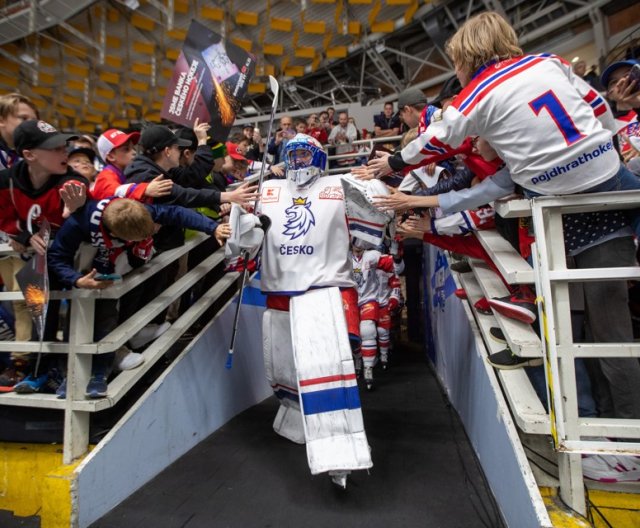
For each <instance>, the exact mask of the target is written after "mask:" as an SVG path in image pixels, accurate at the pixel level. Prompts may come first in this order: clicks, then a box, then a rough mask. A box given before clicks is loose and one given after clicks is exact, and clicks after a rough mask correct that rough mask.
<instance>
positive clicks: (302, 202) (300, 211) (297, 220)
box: [282, 198, 316, 240]
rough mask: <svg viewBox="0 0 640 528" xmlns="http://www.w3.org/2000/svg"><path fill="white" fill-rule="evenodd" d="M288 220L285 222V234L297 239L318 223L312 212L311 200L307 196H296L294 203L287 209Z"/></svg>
mask: <svg viewBox="0 0 640 528" xmlns="http://www.w3.org/2000/svg"><path fill="white" fill-rule="evenodd" d="M284 212H285V214H286V215H287V222H286V223H285V224H284V232H283V233H282V234H283V235H287V236H288V237H290V238H291V240H295V239H296V238H299V237H301V236H304V235H306V234H307V233H308V231H309V229H311V226H314V225H316V219H315V217H314V216H313V213H312V212H311V202H307V199H306V198H294V199H293V205H291V206H289V207H287V208H286V209H285V211H284Z"/></svg>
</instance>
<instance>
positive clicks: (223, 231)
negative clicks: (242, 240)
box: [213, 224, 231, 246]
mask: <svg viewBox="0 0 640 528" xmlns="http://www.w3.org/2000/svg"><path fill="white" fill-rule="evenodd" d="M213 236H214V237H215V239H216V240H217V241H218V244H220V245H221V246H224V243H225V241H226V240H227V238H229V237H230V236H231V226H230V225H229V224H218V227H216V230H215V231H214V232H213Z"/></svg>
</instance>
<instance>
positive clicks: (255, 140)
mask: <svg viewBox="0 0 640 528" xmlns="http://www.w3.org/2000/svg"><path fill="white" fill-rule="evenodd" d="M242 135H243V136H244V137H245V139H246V140H247V141H248V142H249V148H248V149H247V152H246V153H245V156H246V158H247V159H248V160H251V161H262V153H263V152H264V145H263V144H262V136H261V135H260V129H259V128H258V127H257V126H256V127H255V128H254V127H252V126H251V125H245V126H244V127H242Z"/></svg>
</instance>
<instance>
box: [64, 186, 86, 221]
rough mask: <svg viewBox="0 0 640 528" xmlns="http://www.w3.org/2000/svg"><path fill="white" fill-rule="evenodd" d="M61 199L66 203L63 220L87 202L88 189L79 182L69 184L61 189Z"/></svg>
mask: <svg viewBox="0 0 640 528" xmlns="http://www.w3.org/2000/svg"><path fill="white" fill-rule="evenodd" d="M60 198H62V201H63V203H64V211H63V212H62V218H68V217H69V216H71V215H72V214H73V213H75V212H76V210H77V209H79V208H80V207H82V206H83V205H84V204H85V202H86V201H87V188H86V187H85V186H84V185H83V184H81V183H77V182H67V183H65V184H64V185H63V186H62V188H61V189H60Z"/></svg>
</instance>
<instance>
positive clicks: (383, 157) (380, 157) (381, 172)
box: [367, 150, 393, 178]
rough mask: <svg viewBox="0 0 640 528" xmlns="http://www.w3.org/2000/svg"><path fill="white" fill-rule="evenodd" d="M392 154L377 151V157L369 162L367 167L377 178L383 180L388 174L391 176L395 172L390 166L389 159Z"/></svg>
mask: <svg viewBox="0 0 640 528" xmlns="http://www.w3.org/2000/svg"><path fill="white" fill-rule="evenodd" d="M390 156H391V154H389V153H388V152H381V151H379V150H378V151H376V157H375V158H372V159H370V160H369V162H368V163H367V167H369V169H370V170H371V171H372V172H373V175H374V177H375V178H382V177H383V176H386V175H387V174H391V173H392V172H393V170H392V169H391V167H390V166H389V157H390Z"/></svg>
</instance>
